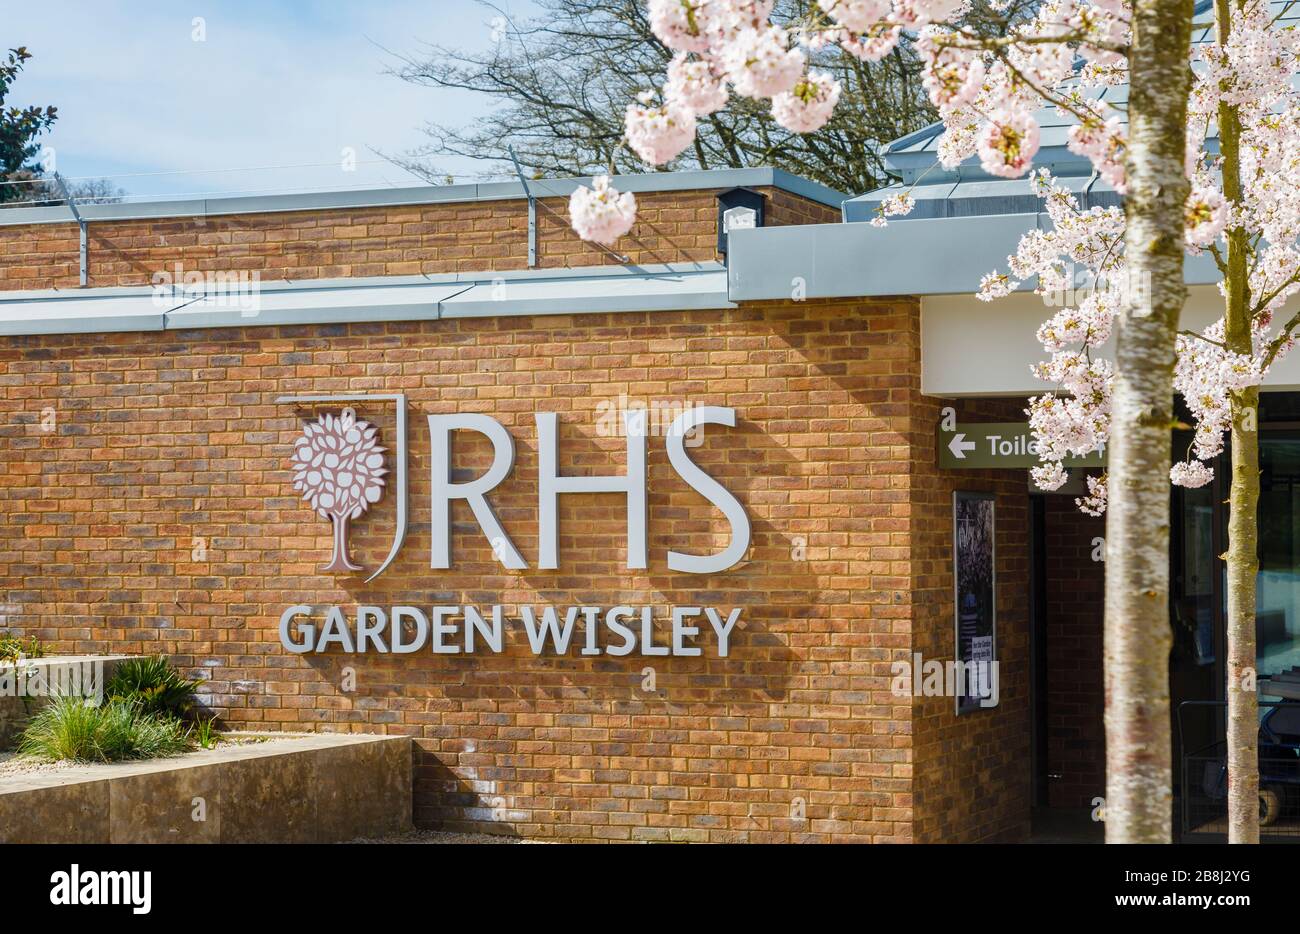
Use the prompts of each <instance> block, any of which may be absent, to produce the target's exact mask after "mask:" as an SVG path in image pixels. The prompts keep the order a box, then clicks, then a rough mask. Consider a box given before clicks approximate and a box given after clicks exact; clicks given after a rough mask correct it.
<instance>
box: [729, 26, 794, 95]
mask: <svg viewBox="0 0 1300 934" xmlns="http://www.w3.org/2000/svg"><path fill="white" fill-rule="evenodd" d="M721 61H722V66H723V68H724V69H725V70H726V72H727V77H728V78H729V79H731V84H732V87H734V88H735V89H736V93H737V94H742V95H744V96H745V97H758V98H762V97H775V96H776V95H778V94H781V93H784V92H785V91H788V90H790V89H791V88H793V87H794V85H795V82H796V81H798V80H799V77H800V76H801V75H802V74H803V68H804V57H803V53H801V52H800V51H799V50H798V49H792V48H790V47H789V38H788V36H787V35H786V31H785V30H784V29H781V28H780V27H777V26H771V27H768V28H767V29H763V30H761V31H760V30H757V29H745V30H742V31H741V32H740V33H738V34H737V35H736V37H735V38H734V39H733V40H732V41H731V42H729V43H728V44H727V45H726V46H725V47H724V49H723V51H722V54H721Z"/></svg>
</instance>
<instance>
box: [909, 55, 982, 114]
mask: <svg viewBox="0 0 1300 934" xmlns="http://www.w3.org/2000/svg"><path fill="white" fill-rule="evenodd" d="M924 75H925V77H924V78H923V79H922V86H923V87H924V88H925V90H926V92H927V93H928V94H929V95H930V100H931V101H932V102H933V103H934V105H935V106H936V107H961V106H963V105H965V104H969V103H971V102H972V101H974V100H975V98H976V96H977V95H978V94H979V92H980V87H981V86H982V85H983V83H984V62H983V61H982V60H981V59H980V58H979V57H978V56H977V55H973V54H971V53H968V52H964V51H962V50H959V49H953V48H945V49H941V50H940V51H939V52H937V53H936V54H934V55H933V56H932V57H931V58H930V59H929V60H928V61H927V62H926V65H925V72H924Z"/></svg>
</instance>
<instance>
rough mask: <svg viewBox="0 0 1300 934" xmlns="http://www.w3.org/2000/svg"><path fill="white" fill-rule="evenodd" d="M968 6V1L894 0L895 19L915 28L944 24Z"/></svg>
mask: <svg viewBox="0 0 1300 934" xmlns="http://www.w3.org/2000/svg"><path fill="white" fill-rule="evenodd" d="M967 6H969V2H968V0H894V19H896V20H897V21H898V22H900V23H902V24H903V25H904V26H907V27H909V28H914V27H918V26H924V25H925V24H926V23H938V22H942V21H944V20H946V19H949V18H951V17H953V15H954V14H955V13H957V11H958V10H961V9H964V8H966V7H967Z"/></svg>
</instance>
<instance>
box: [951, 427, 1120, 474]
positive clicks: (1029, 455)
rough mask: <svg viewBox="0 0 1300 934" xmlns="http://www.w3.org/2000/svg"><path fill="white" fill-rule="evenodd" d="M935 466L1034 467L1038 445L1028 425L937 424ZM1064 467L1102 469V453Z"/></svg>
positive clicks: (1070, 461)
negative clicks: (937, 457) (937, 464)
mask: <svg viewBox="0 0 1300 934" xmlns="http://www.w3.org/2000/svg"><path fill="white" fill-rule="evenodd" d="M936 438H937V443H936V445H935V448H936V450H938V452H939V466H940V467H942V468H945V469H948V470H976V469H987V468H989V467H1021V468H1028V467H1037V466H1038V464H1039V459H1038V442H1036V441H1035V440H1034V436H1033V433H1032V432H1031V431H1030V430H1029V423H1028V422H956V421H949V420H947V419H945V420H941V421H940V422H939V427H938V429H937V433H936ZM1061 463H1062V464H1064V465H1065V466H1066V467H1104V466H1105V464H1106V452H1105V451H1104V450H1102V451H1100V452H1097V453H1093V454H1089V455H1088V456H1087V457H1067V458H1065V460H1063V461H1062V462H1061Z"/></svg>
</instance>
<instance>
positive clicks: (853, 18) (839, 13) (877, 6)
mask: <svg viewBox="0 0 1300 934" xmlns="http://www.w3.org/2000/svg"><path fill="white" fill-rule="evenodd" d="M822 8H823V9H824V10H825V11H826V12H827V13H828V14H830V16H831V18H832V19H834V20H835V22H837V23H839V24H840V25H841V26H843V27H844V28H845V29H847V30H849V31H850V32H856V33H863V32H866V31H867V30H869V29H870V28H871V27H872V26H874V25H876V24H877V23H878V22H880V21H881V20H882V19H884V18H885V17H886V16H888V15H889V0H829V2H827V3H823V4H822Z"/></svg>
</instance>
